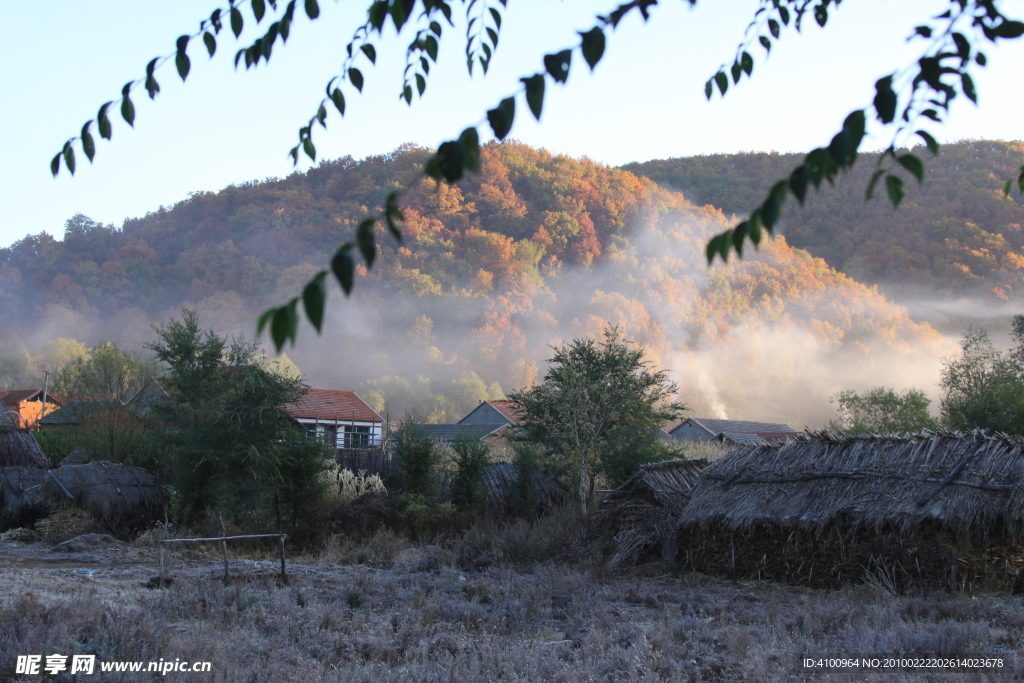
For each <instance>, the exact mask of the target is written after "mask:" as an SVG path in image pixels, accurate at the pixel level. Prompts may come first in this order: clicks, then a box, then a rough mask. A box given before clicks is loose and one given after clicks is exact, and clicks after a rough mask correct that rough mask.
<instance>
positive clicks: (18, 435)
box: [0, 404, 50, 467]
mask: <svg viewBox="0 0 1024 683" xmlns="http://www.w3.org/2000/svg"><path fill="white" fill-rule="evenodd" d="M0 406H2V404H0ZM10 415H11V413H9V412H7V413H5V411H3V410H0V467H49V466H50V461H49V460H47V458H46V455H44V454H43V449H41V448H40V447H39V443H38V442H37V441H36V437H35V436H33V435H32V434H31V432H28V431H25V430H21V429H17V428H16V424H17V423H15V422H14V421H12V420H10V419H7V420H5V419H4V418H5V417H9V416H10Z"/></svg>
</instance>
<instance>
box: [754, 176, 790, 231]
mask: <svg viewBox="0 0 1024 683" xmlns="http://www.w3.org/2000/svg"><path fill="white" fill-rule="evenodd" d="M783 184H785V183H783ZM749 237H750V241H751V242H753V243H754V246H755V247H757V246H760V244H761V237H762V233H761V212H760V211H754V213H752V214H751V215H750V228H749Z"/></svg>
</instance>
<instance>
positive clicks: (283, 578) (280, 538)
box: [277, 534, 288, 583]
mask: <svg viewBox="0 0 1024 683" xmlns="http://www.w3.org/2000/svg"><path fill="white" fill-rule="evenodd" d="M277 542H278V543H279V544H280V547H281V582H282V583H288V574H287V573H285V570H284V534H281V535H280V536H278V537H277Z"/></svg>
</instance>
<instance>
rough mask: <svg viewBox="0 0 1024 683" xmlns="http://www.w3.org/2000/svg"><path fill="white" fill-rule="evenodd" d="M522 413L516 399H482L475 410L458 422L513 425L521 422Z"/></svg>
mask: <svg viewBox="0 0 1024 683" xmlns="http://www.w3.org/2000/svg"><path fill="white" fill-rule="evenodd" d="M521 417H522V414H521V413H520V411H519V406H518V404H517V403H516V402H515V401H480V404H479V405H478V406H477V407H476V408H473V410H471V411H469V412H468V413H466V416H465V417H463V418H462V419H461V420H459V421H458V422H457V423H456V424H460V425H512V426H515V425H517V424H519V420H520V418H521Z"/></svg>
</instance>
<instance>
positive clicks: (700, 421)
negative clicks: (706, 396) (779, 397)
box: [669, 417, 796, 436]
mask: <svg viewBox="0 0 1024 683" xmlns="http://www.w3.org/2000/svg"><path fill="white" fill-rule="evenodd" d="M687 423H691V424H695V425H697V426H698V427H700V428H702V429H704V430H705V431H706V432H708V433H709V434H710V435H712V436H716V435H718V434H721V433H722V432H726V433H729V434H734V433H745V434H761V433H763V432H796V430H795V429H793V428H792V427H790V426H789V425H784V424H779V423H778V422H748V421H746V420H718V419H712V418H704V417H689V418H687V419H685V420H683V421H682V422H681V423H679V424H678V425H676V426H675V427H673V428H672V429H671V430H669V434H673V435H674V434H675V432H676V430H677V429H679V428H680V427H682V426H683V425H685V424H687Z"/></svg>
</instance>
